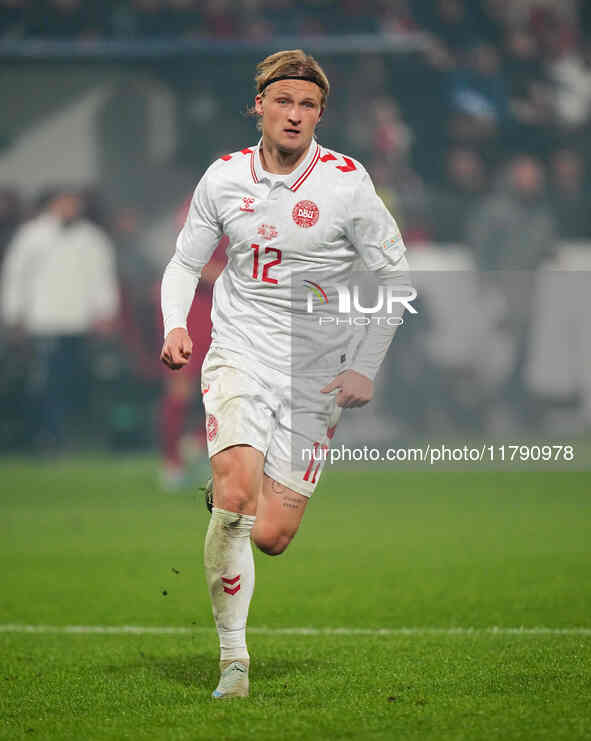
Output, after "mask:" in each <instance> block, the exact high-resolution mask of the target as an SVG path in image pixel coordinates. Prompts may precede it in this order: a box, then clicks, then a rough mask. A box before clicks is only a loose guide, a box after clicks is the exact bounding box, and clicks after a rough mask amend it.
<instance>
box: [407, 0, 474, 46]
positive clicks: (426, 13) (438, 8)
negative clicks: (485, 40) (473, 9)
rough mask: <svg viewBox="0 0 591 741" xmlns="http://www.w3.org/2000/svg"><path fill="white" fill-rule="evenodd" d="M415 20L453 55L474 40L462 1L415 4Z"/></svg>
mask: <svg viewBox="0 0 591 741" xmlns="http://www.w3.org/2000/svg"><path fill="white" fill-rule="evenodd" d="M415 5H416V8H415V13H416V14H417V19H418V20H419V21H420V22H421V24H422V25H424V26H425V27H426V28H427V30H429V31H431V32H432V33H433V34H434V35H435V36H436V37H437V38H438V39H440V40H441V41H442V42H443V43H444V44H445V46H446V47H447V48H448V49H449V50H450V51H451V52H452V53H454V54H456V55H458V54H461V52H462V51H463V50H464V49H466V48H467V47H468V45H469V44H470V43H471V42H472V41H473V39H474V28H473V24H472V19H471V17H470V14H469V11H468V8H467V6H466V3H465V2H464V0H433V1H432V2H431V3H425V4H423V3H421V6H423V7H420V6H419V4H418V3H416V4H415Z"/></svg>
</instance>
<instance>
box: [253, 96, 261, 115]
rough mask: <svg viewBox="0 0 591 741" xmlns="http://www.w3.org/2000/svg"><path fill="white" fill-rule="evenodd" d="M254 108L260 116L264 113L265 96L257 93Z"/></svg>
mask: <svg viewBox="0 0 591 741" xmlns="http://www.w3.org/2000/svg"><path fill="white" fill-rule="evenodd" d="M254 110H255V112H256V113H258V115H259V116H262V115H263V96H262V95H255V98H254Z"/></svg>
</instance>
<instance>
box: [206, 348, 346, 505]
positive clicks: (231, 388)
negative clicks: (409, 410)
mask: <svg viewBox="0 0 591 741" xmlns="http://www.w3.org/2000/svg"><path fill="white" fill-rule="evenodd" d="M330 380H332V379H331V378H323V379H320V378H318V377H316V376H314V377H310V376H307V377H305V378H302V379H293V378H292V377H291V376H289V375H287V374H285V373H282V372H281V371H277V370H274V369H272V368H269V367H267V366H265V365H263V364H262V363H260V362H258V361H255V360H252V359H245V358H244V357H243V355H242V354H240V353H235V352H233V351H231V350H226V349H221V348H215V347H211V348H210V350H209V352H208V353H207V355H206V357H205V360H204V362H203V368H202V370H201V393H202V394H203V405H204V407H205V412H206V428H207V429H206V432H207V448H208V453H209V457H210V458H211V457H212V456H214V455H215V454H216V453H219V452H220V451H222V450H224V449H225V448H229V447H230V446H232V445H251V446H252V447H253V448H256V449H257V450H260V451H261V452H262V453H263V454H264V455H265V468H264V471H265V473H266V474H267V475H268V476H270V477H271V478H273V479H274V480H275V481H277V482H278V483H280V484H282V485H283V486H287V487H288V488H289V489H292V490H293V491H296V492H298V493H299V494H303V495H304V496H307V497H309V496H311V495H312V493H313V492H314V489H315V488H316V484H317V483H318V480H319V478H320V473H321V471H322V468H323V465H324V455H323V452H324V451H326V450H328V448H329V446H330V441H331V439H332V437H333V435H334V431H335V428H336V425H337V422H338V420H339V417H340V415H341V408H340V407H338V406H337V405H336V402H335V397H336V393H337V392H336V391H334V392H332V393H330V394H322V393H320V389H321V388H322V387H323V386H324V385H325V384H326V383H328V382H329V381H330Z"/></svg>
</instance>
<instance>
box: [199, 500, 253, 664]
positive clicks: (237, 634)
mask: <svg viewBox="0 0 591 741" xmlns="http://www.w3.org/2000/svg"><path fill="white" fill-rule="evenodd" d="M255 520H256V517H255V516H254V515H241V514H239V513H237V512H228V510H225V509H218V508H217V507H214V508H213V510H212V513H211V519H210V521H209V528H208V530H207V535H206V536H205V577H206V579H207V586H208V587H209V596H210V598H211V606H212V609H213V618H214V620H215V624H216V628H217V631H218V636H219V638H220V659H221V660H222V661H224V660H226V659H248V658H249V655H248V650H247V648H246V618H247V617H248V607H249V605H250V600H251V598H252V593H253V591H254V560H253V557H252V547H251V545H250V532H251V530H252V528H253V525H254V523H255Z"/></svg>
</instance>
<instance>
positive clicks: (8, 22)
mask: <svg viewBox="0 0 591 741" xmlns="http://www.w3.org/2000/svg"><path fill="white" fill-rule="evenodd" d="M25 8H26V0H0V39H21V38H23V36H24V35H25V33H26V16H25Z"/></svg>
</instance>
